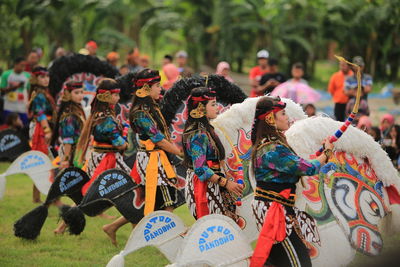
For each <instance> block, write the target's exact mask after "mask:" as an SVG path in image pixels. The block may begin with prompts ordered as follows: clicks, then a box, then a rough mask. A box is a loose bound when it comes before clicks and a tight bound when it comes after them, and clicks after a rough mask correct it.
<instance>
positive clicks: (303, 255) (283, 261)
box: [266, 229, 312, 267]
mask: <svg viewBox="0 0 400 267" xmlns="http://www.w3.org/2000/svg"><path fill="white" fill-rule="evenodd" d="M266 265H267V266H268V265H273V266H277V267H287V266H293V267H300V266H301V267H304V266H307V267H308V266H312V265H311V259H310V256H309V254H308V248H307V247H306V246H305V245H304V243H303V241H302V240H301V239H300V237H299V236H298V235H297V233H296V231H295V230H294V229H293V231H292V233H291V234H290V236H289V237H286V238H285V240H283V241H282V242H280V243H277V244H275V245H273V246H272V249H271V253H270V254H269V257H268V260H267V262H266Z"/></svg>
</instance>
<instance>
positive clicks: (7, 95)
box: [0, 57, 30, 126]
mask: <svg viewBox="0 0 400 267" xmlns="http://www.w3.org/2000/svg"><path fill="white" fill-rule="evenodd" d="M25 64H26V63H25V60H24V58H22V57H21V58H17V59H15V61H14V67H13V69H10V70H7V71H5V72H4V73H3V74H2V75H1V83H0V89H1V93H2V95H3V96H4V109H3V112H2V116H1V117H2V118H6V117H7V115H8V114H9V113H12V112H16V113H18V115H19V117H20V119H21V120H22V122H23V124H24V125H25V126H26V125H28V123H29V121H28V115H27V111H28V109H27V106H28V89H29V78H30V74H29V73H28V72H25V71H24V69H25Z"/></svg>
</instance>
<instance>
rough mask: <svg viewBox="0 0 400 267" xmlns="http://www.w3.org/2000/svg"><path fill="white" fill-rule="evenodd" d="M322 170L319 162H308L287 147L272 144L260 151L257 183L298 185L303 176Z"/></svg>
mask: <svg viewBox="0 0 400 267" xmlns="http://www.w3.org/2000/svg"><path fill="white" fill-rule="evenodd" d="M320 168H321V163H320V162H319V161H318V160H310V161H307V160H305V159H303V158H301V157H299V156H297V155H296V154H294V153H293V152H292V151H291V150H290V149H289V148H287V147H286V146H284V145H282V144H279V143H275V142H271V143H268V144H265V145H263V146H262V147H260V148H259V149H258V151H257V155H256V161H255V166H254V172H255V177H256V180H257V181H263V182H275V183H297V181H298V180H299V178H300V177H301V176H311V175H315V174H317V173H318V172H319V169H320Z"/></svg>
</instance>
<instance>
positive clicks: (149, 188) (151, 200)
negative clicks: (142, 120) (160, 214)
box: [140, 139, 176, 216]
mask: <svg viewBox="0 0 400 267" xmlns="http://www.w3.org/2000/svg"><path fill="white" fill-rule="evenodd" d="M140 144H141V145H143V146H144V147H145V148H146V150H147V151H150V152H149V153H150V156H149V162H148V163H147V167H146V189H145V204H144V215H145V216H146V215H148V214H149V213H151V212H153V211H154V207H155V204H156V193H157V183H158V159H160V161H161V165H162V166H163V167H164V170H165V173H166V174H167V177H168V178H175V177H176V174H175V171H174V169H173V167H172V165H171V163H170V162H169V160H168V157H167V154H165V151H164V150H161V149H160V150H155V151H154V147H155V144H154V143H153V142H152V141H151V140H150V139H148V140H146V141H142V140H140ZM152 150H153V151H152Z"/></svg>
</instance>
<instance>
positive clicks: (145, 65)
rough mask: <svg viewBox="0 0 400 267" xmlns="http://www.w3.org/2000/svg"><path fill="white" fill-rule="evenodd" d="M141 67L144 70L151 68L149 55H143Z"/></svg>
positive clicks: (140, 58)
mask: <svg viewBox="0 0 400 267" xmlns="http://www.w3.org/2000/svg"><path fill="white" fill-rule="evenodd" d="M139 65H140V66H141V67H142V68H144V69H148V68H149V67H150V58H149V56H148V55H141V56H140V57H139Z"/></svg>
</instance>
